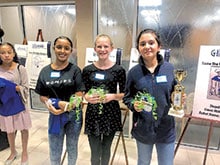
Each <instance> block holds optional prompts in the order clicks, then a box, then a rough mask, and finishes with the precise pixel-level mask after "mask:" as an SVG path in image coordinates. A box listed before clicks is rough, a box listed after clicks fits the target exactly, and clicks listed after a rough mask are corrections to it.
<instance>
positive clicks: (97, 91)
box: [88, 86, 107, 114]
mask: <svg viewBox="0 0 220 165" xmlns="http://www.w3.org/2000/svg"><path fill="white" fill-rule="evenodd" d="M106 93H107V90H105V89H104V87H103V86H100V87H92V88H91V89H90V90H89V91H88V95H89V96H98V97H99V103H98V104H99V112H98V113H99V114H102V113H103V112H102V109H103V101H104V100H105V95H106Z"/></svg>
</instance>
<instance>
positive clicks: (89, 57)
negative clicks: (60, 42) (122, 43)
mask: <svg viewBox="0 0 220 165" xmlns="http://www.w3.org/2000/svg"><path fill="white" fill-rule="evenodd" d="M116 55H117V49H113V51H112V52H111V53H110V55H109V58H110V59H111V60H112V61H113V62H116ZM97 60H98V56H97V54H96V52H95V51H94V48H86V58H85V66H87V65H89V64H92V63H93V62H94V61H97Z"/></svg>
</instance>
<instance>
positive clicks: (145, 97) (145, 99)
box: [132, 92, 157, 120]
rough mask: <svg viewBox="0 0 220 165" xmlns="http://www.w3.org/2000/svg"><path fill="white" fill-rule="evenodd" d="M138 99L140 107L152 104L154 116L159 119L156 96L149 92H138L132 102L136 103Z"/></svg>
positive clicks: (143, 107)
mask: <svg viewBox="0 0 220 165" xmlns="http://www.w3.org/2000/svg"><path fill="white" fill-rule="evenodd" d="M136 101H138V102H139V104H138V109H145V107H146V105H148V106H151V109H152V115H153V118H154V119H155V120H157V112H156V109H157V102H156V100H155V98H154V97H153V96H151V94H149V93H148V92H138V93H137V94H136V95H135V97H134V99H133V101H132V104H134V102H136Z"/></svg>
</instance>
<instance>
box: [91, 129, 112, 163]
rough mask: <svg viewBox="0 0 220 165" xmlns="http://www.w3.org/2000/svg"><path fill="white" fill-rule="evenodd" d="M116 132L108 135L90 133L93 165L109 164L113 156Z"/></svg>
mask: <svg viewBox="0 0 220 165" xmlns="http://www.w3.org/2000/svg"><path fill="white" fill-rule="evenodd" d="M114 136H115V132H114V133H112V134H110V135H108V136H106V135H100V136H95V135H88V139H89V145H90V149H91V165H108V164H109V159H110V156H111V145H112V141H113V138H114Z"/></svg>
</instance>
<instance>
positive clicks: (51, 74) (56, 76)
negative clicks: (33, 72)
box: [50, 72, 60, 78]
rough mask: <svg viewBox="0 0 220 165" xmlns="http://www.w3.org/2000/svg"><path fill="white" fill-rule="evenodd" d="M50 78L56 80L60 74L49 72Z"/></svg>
mask: <svg viewBox="0 0 220 165" xmlns="http://www.w3.org/2000/svg"><path fill="white" fill-rule="evenodd" d="M50 77H55V78H58V77H60V72H51V73H50Z"/></svg>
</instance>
